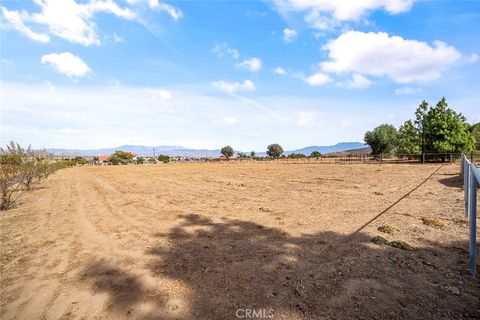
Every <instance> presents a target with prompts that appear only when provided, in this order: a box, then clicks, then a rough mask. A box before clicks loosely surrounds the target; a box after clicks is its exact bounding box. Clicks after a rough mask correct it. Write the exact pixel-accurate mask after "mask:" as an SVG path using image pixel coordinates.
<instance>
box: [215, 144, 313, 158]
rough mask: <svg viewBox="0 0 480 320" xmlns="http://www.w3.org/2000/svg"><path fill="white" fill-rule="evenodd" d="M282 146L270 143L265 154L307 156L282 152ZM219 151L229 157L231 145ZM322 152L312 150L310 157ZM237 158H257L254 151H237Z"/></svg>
mask: <svg viewBox="0 0 480 320" xmlns="http://www.w3.org/2000/svg"><path fill="white" fill-rule="evenodd" d="M283 152H284V151H283V148H282V146H281V145H279V144H278V143H272V144H269V145H268V146H267V151H266V154H267V156H268V157H270V158H274V159H278V158H291V159H300V158H306V157H307V156H306V155H305V154H303V153H290V154H289V155H288V156H285V155H284V154H283ZM220 153H221V154H222V155H223V156H224V157H225V158H227V159H230V158H231V157H233V155H234V153H235V152H234V151H233V148H232V147H231V146H225V147H223V148H222V149H220ZM321 156H322V154H321V153H320V152H319V151H312V153H311V154H310V156H309V157H310V158H320V157H321ZM237 158H240V159H257V158H258V157H257V154H256V153H255V151H252V152H250V153H249V154H247V153H244V152H237Z"/></svg>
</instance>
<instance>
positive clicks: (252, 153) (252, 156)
mask: <svg viewBox="0 0 480 320" xmlns="http://www.w3.org/2000/svg"><path fill="white" fill-rule="evenodd" d="M255 156H256V153H255V151H251V152H250V157H251V158H252V159H254V158H255Z"/></svg>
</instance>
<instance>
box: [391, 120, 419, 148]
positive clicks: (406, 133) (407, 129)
mask: <svg viewBox="0 0 480 320" xmlns="http://www.w3.org/2000/svg"><path fill="white" fill-rule="evenodd" d="M422 144H423V143H422V138H421V134H420V133H419V132H418V130H417V128H416V127H415V125H414V124H413V122H412V120H408V121H406V122H405V123H404V124H403V125H401V126H400V128H399V129H398V140H397V154H420V153H421V152H422Z"/></svg>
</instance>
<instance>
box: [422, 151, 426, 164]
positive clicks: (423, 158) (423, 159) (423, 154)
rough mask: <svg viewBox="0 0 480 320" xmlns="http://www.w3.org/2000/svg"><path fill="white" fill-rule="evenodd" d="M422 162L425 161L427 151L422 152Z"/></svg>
mask: <svg viewBox="0 0 480 320" xmlns="http://www.w3.org/2000/svg"><path fill="white" fill-rule="evenodd" d="M422 163H425V153H422Z"/></svg>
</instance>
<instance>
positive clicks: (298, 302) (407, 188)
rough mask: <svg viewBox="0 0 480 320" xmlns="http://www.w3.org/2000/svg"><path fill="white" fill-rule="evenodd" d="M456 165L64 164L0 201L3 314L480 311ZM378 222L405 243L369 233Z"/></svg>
mask: <svg viewBox="0 0 480 320" xmlns="http://www.w3.org/2000/svg"><path fill="white" fill-rule="evenodd" d="M458 171H459V166H458V165H444V166H440V165H325V164H323V165H322V164H315V165H295V164H290V165H288V164H272V163H270V164H256V165H252V164H168V165H145V166H123V167H77V168H71V169H65V170H61V171H59V172H57V173H56V174H55V175H53V176H51V177H50V178H49V179H48V180H47V181H45V182H43V183H42V184H41V185H39V186H38V187H37V188H36V189H35V190H34V191H32V192H31V193H29V194H28V195H27V196H26V197H24V198H23V200H22V201H21V203H20V204H19V206H18V207H17V208H15V209H13V210H10V211H7V212H1V213H0V223H1V249H2V255H1V313H0V318H1V319H2V320H6V319H60V318H61V319H124V318H128V319H236V318H244V319H246V318H252V315H254V316H256V318H262V317H263V318H267V319H268V318H270V317H271V318H273V319H352V318H354V319H422V320H423V319H468V318H476V319H479V318H480V281H479V277H477V279H476V280H474V279H472V278H471V277H469V276H468V275H467V259H468V242H467V239H468V230H467V224H466V221H465V219H464V215H463V208H464V204H463V193H462V190H461V184H462V178H460V177H459V176H458ZM392 205H393V206H392ZM422 217H437V218H441V219H442V220H443V221H445V222H446V224H447V225H446V226H445V227H443V228H436V227H433V226H430V225H425V224H424V223H423V222H422V219H421V218H422ZM382 225H390V226H392V227H394V228H395V229H396V230H395V232H394V234H393V235H390V234H386V233H382V232H380V231H378V230H377V228H378V227H379V226H382ZM374 236H382V237H384V238H386V239H388V240H390V241H392V240H403V241H406V242H407V243H408V244H410V245H411V246H413V247H414V248H415V250H414V251H406V250H401V249H398V248H394V247H391V246H387V245H376V244H374V243H372V242H371V239H372V237H374ZM254 311H255V313H253V312H254ZM259 315H260V316H259ZM248 316H250V317H248Z"/></svg>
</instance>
